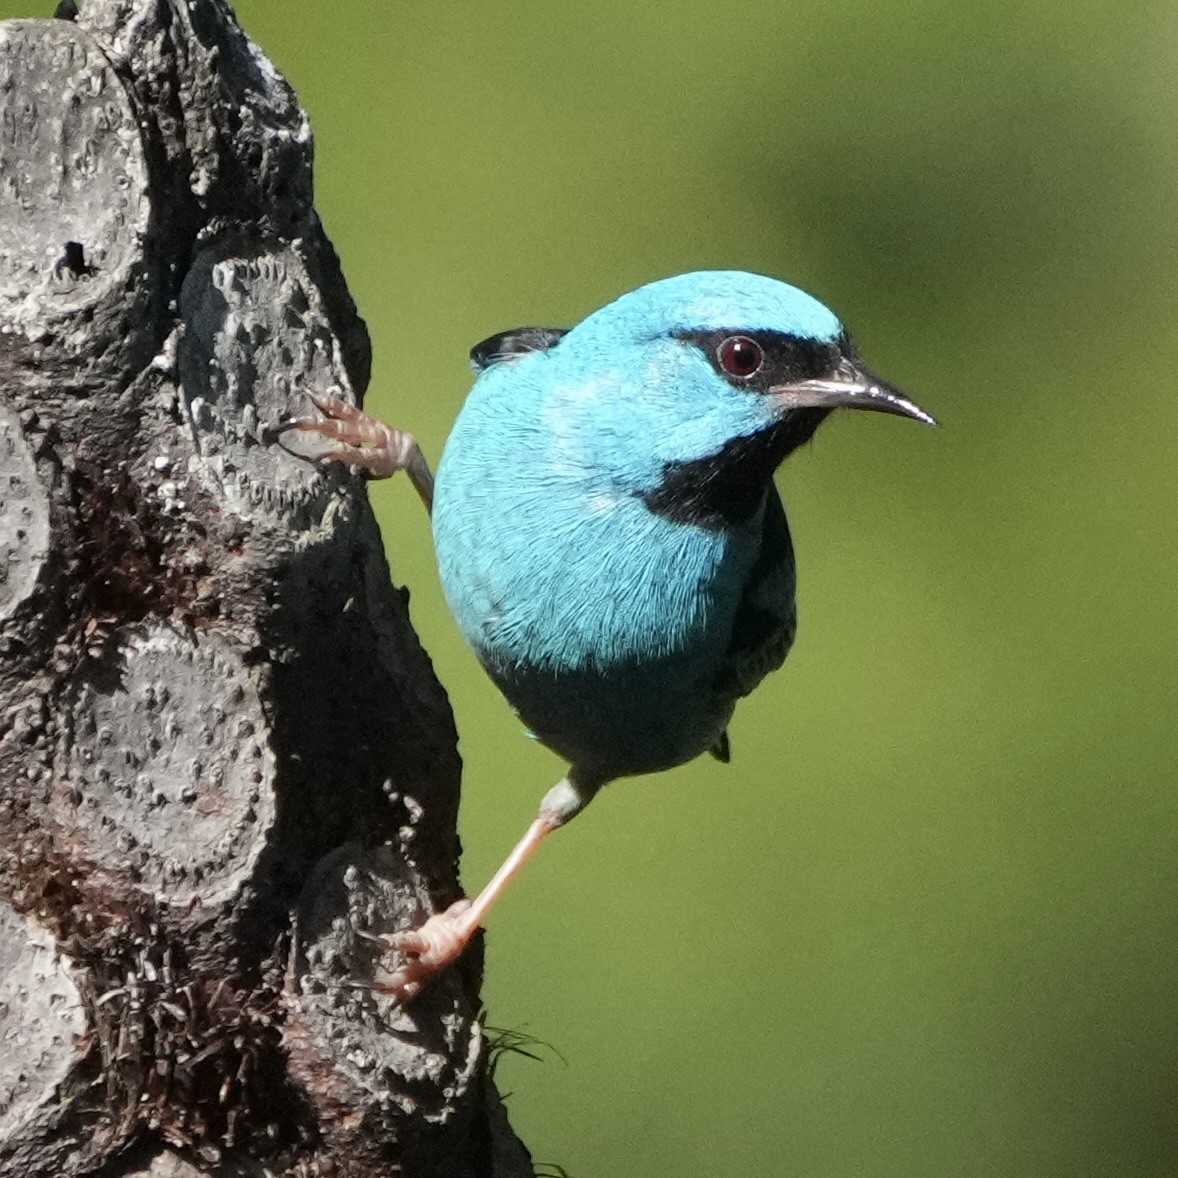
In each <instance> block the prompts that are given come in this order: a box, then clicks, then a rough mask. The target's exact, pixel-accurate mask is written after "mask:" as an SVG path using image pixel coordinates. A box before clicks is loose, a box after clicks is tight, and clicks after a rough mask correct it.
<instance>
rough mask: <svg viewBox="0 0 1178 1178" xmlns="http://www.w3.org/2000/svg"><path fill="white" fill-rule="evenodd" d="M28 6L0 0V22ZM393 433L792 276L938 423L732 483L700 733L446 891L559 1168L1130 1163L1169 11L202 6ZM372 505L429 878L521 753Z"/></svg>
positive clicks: (1174, 488) (1154, 566)
mask: <svg viewBox="0 0 1178 1178" xmlns="http://www.w3.org/2000/svg"><path fill="white" fill-rule="evenodd" d="M18 11H23V12H28V11H29V5H28V4H24V5H20V6H18V5H17V4H16V3H14V2H13V0H3V3H2V5H0V15H5V16H7V15H15V14H17V12H18ZM238 12H239V15H240V17H241V19H242V21H243V23H244V25H245V26H246V28H247V30H248V31H249V32H250V33H251V34H252V35H253V36H254V38H255V39H256V40H258V41H259V42H260V44H261V45H262V46H263V48H264V49H265V50H266V52H267V53H268V54H269V55H270V56H271V57H272V58H273V59H274V61H275V62H276V64H277V65H278V66H279V68H281V69H282V70H283V71H284V72H285V73H286V74H287V76H288V77H289V78H290V79H291V81H292V82H293V83H294V85H295V86H296V87H297V89H298V91H299V94H300V96H301V98H302V100H303V103H304V104H305V106H306V107H307V109H308V111H309V112H310V115H311V118H312V121H313V123H314V126H315V131H316V140H317V168H316V172H317V192H318V207H319V209H320V212H321V214H322V216H323V219H324V221H325V223H326V225H327V229H328V232H329V233H330V235H331V236H332V238H333V240H334V241H335V244H336V246H337V248H338V250H339V252H340V255H341V257H342V259H343V265H344V270H345V273H346V274H347V277H348V281H349V283H350V285H351V289H352V292H353V294H354V295H355V298H356V301H357V302H358V304H359V306H360V309H361V312H362V313H363V315H364V317H365V318H366V319H367V321H368V324H369V327H370V328H371V331H372V336H373V343H374V350H375V373H374V379H373V384H372V387H371V392H370V399H369V405H370V407H371V408H372V409H373V410H374V411H375V412H376V413H377V414H378V415H381V416H384V417H385V418H387V419H388V420H390V421H393V422H395V423H396V424H398V425H400V426H403V427H406V428H408V429H411V430H413V431H414V432H415V433H416V434H417V436H418V438H419V439H420V440H421V442H422V444H423V446H424V448H425V449H426V451H427V453H428V454H429V455H431V456H433V457H434V458H435V459H436V457H437V455H438V454H439V452H440V450H441V446H442V442H443V439H444V437H445V435H446V431H447V427H448V424H449V423H450V421H451V420H452V419H453V417H454V415H455V413H456V412H457V409H458V407H459V405H460V403H461V401H462V398H463V396H464V394H465V392H466V389H467V388H468V386H469V383H470V373H469V371H468V369H467V367H466V359H465V357H466V350H467V348H468V347H469V346H470V345H471V344H472V343H474V342H475V341H477V340H480V339H482V338H483V337H484V336H487V335H489V334H491V333H492V332H495V331H498V330H500V329H503V328H507V327H512V326H516V325H519V324H527V323H539V324H570V323H572V322H575V321H576V320H578V319H579V318H581V317H582V316H583V315H584V314H586V313H587V312H588V311H590V310H592V309H593V308H595V307H597V306H599V305H600V304H602V303H604V302H606V301H608V300H609V299H611V298H612V297H614V296H615V295H617V294H619V293H621V292H622V291H624V290H627V289H629V288H631V287H633V286H636V285H638V284H640V283H642V282H644V281H647V280H649V279H652V278H655V277H658V276H662V275H666V274H671V273H675V272H679V271H683V270H689V269H694V268H700V267H743V268H748V269H753V270H758V271H763V272H765V273H769V274H773V275H776V276H778V277H782V278H786V279H788V280H790V281H793V282H795V283H797V284H799V285H801V286H804V287H806V288H807V289H809V290H811V291H813V292H814V293H815V294H817V295H818V296H819V297H821V298H823V299H824V300H826V301H828V302H829V303H830V304H831V305H832V306H833V307H835V308H836V309H837V310H838V311H839V312H840V313H841V314H842V316H843V317H844V319H845V320H846V321H847V322H848V323H849V324H850V325H851V327H852V330H853V331H854V333H855V335H856V337H857V338H858V340H859V343H860V344H861V346H862V348H863V350H864V353H865V355H866V356H867V357H868V360H869V362H870V363H871V365H872V367H874V368H876V369H877V370H879V371H880V372H881V373H882V374H884V375H885V376H887V377H888V378H889V379H891V380H894V381H896V382H897V383H899V384H900V385H901V386H902V387H904V388H905V389H907V390H908V391H909V392H910V393H911V394H912V395H913V396H914V397H916V398H917V399H918V400H919V401H921V403H922V404H925V405H926V406H927V407H928V408H929V409H931V410H933V411H934V412H935V413H936V414H937V415H938V416H939V417H940V418H941V419H942V420H943V422H944V425H943V428H941V429H940V430H922V429H919V428H917V427H915V426H913V425H911V424H909V423H905V422H901V421H898V420H892V419H885V418H879V417H876V416H873V415H852V414H847V415H844V416H843V417H839V418H836V419H835V420H834V421H833V422H832V423H830V424H829V425H828V426H827V427H826V428H825V429H824V430H823V431H822V433H821V434H820V436H819V438H818V440H817V442H816V444H815V445H814V446H812V447H810V448H809V449H808V450H807V451H805V452H804V453H802V454H800V455H798V456H797V457H796V458H795V459H794V460H793V461H791V462H790V463H788V464H787V467H786V469H784V471H783V472H782V475H781V478H780V481H781V485H782V488H783V491H784V494H785V497H786V501H787V504H788V506H789V509H790V518H791V521H792V523H793V528H794V537H795V543H796V546H797V549H798V560H799V576H800V598H801V615H802V626H801V630H800V635H799V640H798V644H797V646H796V648H795V651H794V654H793V656H792V658H791V659H790V662H789V663H788V665H787V667H786V669H785V670H784V671H783V672H782V673H780V674H778V675H776V676H774V677H773V678H772V679H771V680H770V681H769V682H767V683H766V684H765V685H764V686H763V687H762V688H761V689H760V691H759V692H758V693H757V694H756V695H755V696H754V697H753V698H751V699H750V700H748V701H746V703H745V704H744V705H742V707H741V709H740V711H739V712H738V715H737V719H736V722H735V725H734V727H733V731H732V739H733V750H734V756H733V763H732V765H731V766H729V767H723V766H720V765H717V764H715V763H714V762H712V761H710V760H706V761H701V762H699V763H697V764H695V765H692V766H689V767H687V768H684V769H682V770H679V771H677V772H674V773H668V774H665V775H663V776H661V777H657V778H649V779H642V780H636V781H631V782H623V783H619V784H617V785H615V786H613V787H611V788H610V789H609V790H608V791H607V793H606V794H605V795H603V796H602V797H601V799H600V800H599V801H598V802H597V803H596V804H595V805H594V806H593V807H592V808H591V809H590V810H589V811H588V812H587V813H586V814H585V816H584V817H582V818H581V819H580V820H579V821H577V822H576V823H575V824H574V825H573V826H572V827H570V828H569V830H568V831H567V832H563V833H561V834H560V835H559V836H557V837H556V838H555V839H553V841H552V843H551V844H550V845H549V846H547V847H546V848H545V850H544V852H543V853H542V854H541V855H540V857H539V859H538V860H537V861H536V862H535V864H534V865H533V866H532V867H531V868H529V870H528V871H527V872H526V873H525V874H524V875H523V876H522V877H521V879H520V881H519V882H518V884H517V885H515V886H514V888H513V890H512V891H511V893H510V894H509V896H508V898H507V899H506V900H505V901H504V902H503V904H502V905H501V907H500V908H499V909H498V910H496V912H495V913H494V915H493V916H492V918H491V921H490V934H489V941H488V975H487V985H486V990H485V996H486V1001H487V1005H488V1007H489V1011H490V1022H491V1023H492V1024H494V1025H497V1026H502V1027H511V1028H522V1029H524V1030H526V1031H528V1032H530V1033H532V1034H534V1035H536V1036H538V1037H540V1038H541V1039H544V1040H547V1041H549V1042H550V1043H552V1044H554V1045H555V1046H556V1047H557V1048H559V1051H560V1052H561V1053H562V1054H563V1056H564V1059H565V1061H567V1062H561V1061H560V1060H559V1059H557V1058H555V1057H554V1056H551V1055H549V1056H548V1057H547V1059H546V1060H545V1062H542V1063H534V1062H530V1061H528V1060H526V1059H520V1058H514V1057H509V1058H508V1059H507V1060H506V1061H505V1062H504V1063H503V1065H502V1068H501V1071H500V1079H501V1081H502V1083H503V1087H505V1088H506V1089H507V1090H508V1091H510V1093H511V1096H510V1100H509V1108H510V1111H511V1115H512V1119H513V1122H514V1124H515V1126H516V1127H517V1129H518V1130H519V1132H520V1133H521V1134H522V1135H523V1137H524V1138H525V1140H526V1141H527V1142H528V1144H529V1145H530V1147H531V1148H532V1150H533V1152H534V1154H535V1156H536V1158H537V1159H539V1160H542V1161H550V1162H554V1163H559V1164H560V1165H562V1166H564V1167H566V1168H567V1170H568V1171H569V1173H570V1174H571V1175H572V1176H573V1178H603V1176H610V1178H612V1176H617V1175H664V1174H665V1175H682V1176H687V1178H695V1176H701V1178H702V1176H709V1178H720V1176H729V1175H731V1176H736V1175H740V1176H745V1175H749V1174H778V1173H780V1174H789V1175H805V1176H807V1178H851V1176H860V1175H862V1176H870V1178H884V1176H887V1178H892V1176H895V1178H913V1176H923V1175H928V1176H930V1178H931V1176H943V1175H946V1174H952V1175H986V1176H991V1175H992V1176H996V1178H997V1176H1003V1178H1010V1176H1014V1178H1024V1176H1025V1178H1039V1176H1048V1175H1051V1176H1054V1175H1059V1176H1061V1178H1062V1176H1065V1175H1066V1176H1068V1178H1072V1176H1074V1175H1085V1176H1102V1175H1118V1176H1122V1175H1129V1176H1133V1178H1136V1176H1154V1175H1158V1176H1161V1175H1178V986H1176V985H1175V980H1176V978H1178V936H1176V933H1178V888H1176V885H1178V866H1176V855H1175V848H1176V846H1178V791H1176V789H1175V786H1176V784H1178V748H1176V740H1175V732H1174V728H1175V705H1176V703H1178V691H1176V690H1175V678H1176V672H1178V646H1176V643H1175V629H1176V627H1175V616H1176V612H1178V544H1176V543H1175V539H1174V516H1175V507H1176V506H1178V477H1176V475H1175V452H1176V450H1178V396H1175V391H1174V385H1175V382H1176V380H1178V377H1176V376H1175V361H1176V360H1178V318H1176V316H1175V310H1176V298H1175V295H1176V291H1175V277H1174V275H1175V267H1176V263H1178V258H1176V256H1175V255H1176V249H1178V207H1176V204H1178V202H1176V201H1175V196H1174V194H1175V187H1176V184H1178V136H1176V135H1175V127H1176V126H1178V68H1176V65H1178V49H1176V46H1178V8H1176V7H1175V6H1174V4H1173V3H1172V2H1167V3H1163V2H1155V3H1132V2H1125V0H1120V2H1119V3H1114V2H1111V0H1110V2H1105V3H1096V2H1093V0H1047V2H1043V3H1039V4H1027V3H1025V2H1024V3H1013V2H1010V3H998V2H994V3H978V4H973V5H963V4H961V3H959V2H950V0H906V2H904V3H897V2H895V0H876V2H875V3H868V2H867V0H806V2H805V3H801V2H799V0H787V2H782V0H777V2H773V0H762V2H760V3H735V2H730V0H712V2H711V3H702V2H698V0H694V2H688V3H679V4H636V3H634V0H625V2H622V0H582V2H581V3H579V4H576V5H573V4H568V5H551V4H550V5H540V4H524V3H506V2H500V3H495V4H454V3H438V2H437V0H433V2H431V3H425V2H403V3H397V4H384V5H382V4H376V3H372V2H371V0H366V2H363V3H361V2H359V0H334V2H333V3H330V4H316V3H311V2H309V0H303V2H292V0H282V2H279V0H249V2H243V3H241V4H239V5H238ZM372 495H373V499H374V501H375V503H376V505H377V510H378V512H379V514H380V518H381V522H382V526H383V527H384V530H385V535H386V538H387V542H388V547H389V551H390V554H391V557H392V561H393V566H394V574H395V576H396V578H397V580H398V581H399V582H402V583H406V584H408V585H409V586H411V588H412V590H413V613H414V619H415V621H416V624H417V626H418V627H419V629H420V632H421V634H422V635H423V638H424V640H425V643H426V645H427V647H428V648H429V650H430V652H431V653H432V655H433V657H434V659H435V661H436V665H437V669H438V673H439V675H440V676H441V678H442V680H443V682H444V683H445V684H446V686H447V688H448V689H449V691H450V693H451V697H452V699H453V702H454V707H455V711H456V713H457V717H458V723H459V728H460V730H461V733H462V750H463V754H464V757H465V760H466V766H467V768H466V778H465V790H464V797H463V813H462V835H463V839H464V842H465V846H466V855H465V861H464V879H465V881H466V885H467V887H468V888H470V889H471V890H474V889H476V888H477V887H479V886H481V884H482V883H483V881H484V880H485V878H486V877H487V875H488V874H489V873H490V872H491V871H492V870H493V868H494V867H495V866H496V865H497V863H498V861H499V859H500V857H501V856H502V854H503V853H504V852H505V851H506V849H507V848H508V847H509V846H510V844H511V843H512V842H513V841H514V840H515V838H516V837H517V836H518V835H519V834H520V832H521V831H522V829H523V827H524V825H525V823H526V822H527V821H528V820H529V819H530V818H531V816H532V814H533V812H534V809H535V806H536V803H537V801H538V799H539V798H540V796H541V794H542V793H543V792H544V791H545V790H546V789H547V788H548V787H549V786H550V785H551V784H552V783H553V782H554V781H555V780H556V779H557V777H558V776H559V775H560V773H561V771H562V766H561V765H560V764H559V763H558V762H557V761H556V760H555V758H553V757H552V756H551V755H549V754H548V753H547V752H546V751H544V750H543V749H541V748H539V747H537V746H535V745H534V744H532V743H531V742H529V741H527V740H525V739H524V738H523V737H522V735H521V733H520V729H519V725H518V723H517V722H515V721H514V720H513V718H512V716H511V714H510V713H509V711H508V709H507V707H506V705H505V704H504V703H503V702H502V701H501V700H500V699H499V697H498V696H497V694H496V692H495V690H494V688H493V687H492V686H491V684H490V682H489V681H488V680H486V679H485V678H484V676H483V675H482V673H481V672H480V671H479V669H478V667H477V666H476V664H475V662H474V660H473V658H472V657H471V656H470V655H469V654H468V653H467V651H466V650H465V649H464V648H463V646H462V645H461V642H460V640H459V638H458V637H457V634H456V632H455V630H454V628H453V626H452V624H451V622H450V620H449V617H448V615H447V613H446V611H445V607H444V604H443V602H442V599H441V595H440V591H439V588H438V584H437V578H436V574H435V571H434V567H433V562H432V556H431V551H430V544H429V539H428V532H427V525H426V521H425V519H424V517H423V515H422V513H421V511H420V508H419V505H418V504H417V502H416V500H415V498H414V496H413V493H412V491H411V489H410V488H409V486H408V484H407V483H406V482H404V481H395V482H393V483H387V484H382V485H378V486H374V487H373V489H372Z"/></svg>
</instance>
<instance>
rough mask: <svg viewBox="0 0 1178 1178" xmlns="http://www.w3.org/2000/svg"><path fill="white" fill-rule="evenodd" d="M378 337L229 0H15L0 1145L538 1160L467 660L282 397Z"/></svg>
mask: <svg viewBox="0 0 1178 1178" xmlns="http://www.w3.org/2000/svg"><path fill="white" fill-rule="evenodd" d="M368 371H369V347H368V337H367V333H366V331H365V328H364V324H363V322H362V320H361V319H360V318H359V316H358V315H357V313H356V309H355V307H354V305H353V303H352V300H351V298H350V296H349V294H348V291H347V287H346V285H345V283H344V280H343V276H342V273H341V271H340V267H339V262H338V260H337V258H336V256H335V254H334V252H333V250H332V248H331V245H330V243H329V242H328V240H327V238H326V236H325V235H324V233H323V230H322V227H321V225H320V223H319V221H318V218H317V217H316V215H315V211H314V208H313V205H312V188H311V134H310V127H309V124H308V121H307V118H306V115H305V114H304V112H303V111H302V109H301V108H300V107H299V104H298V101H297V99H296V97H295V95H294V93H293V91H292V90H291V89H290V87H289V86H288V85H287V84H286V83H285V81H284V80H283V79H282V78H281V77H280V76H279V75H278V73H277V72H276V71H275V70H274V68H273V66H272V65H271V64H270V63H269V62H268V61H267V60H266V58H265V57H264V56H263V54H262V53H261V52H260V51H259V50H258V49H257V47H256V46H254V45H253V44H252V43H251V42H250V41H249V40H248V38H247V37H246V36H245V35H244V33H243V32H242V31H241V30H240V28H239V27H238V26H237V24H236V21H235V19H234V17H233V15H232V12H231V11H230V10H229V8H228V7H227V6H226V5H225V4H224V3H223V2H222V0H86V2H85V3H84V4H83V5H82V6H81V12H80V14H79V15H78V17H77V19H76V21H70V20H25V21H9V22H5V23H2V24H0V1042H3V1043H4V1050H3V1052H0V1178H6V1176H8V1175H22V1176H24V1175H58V1174H81V1173H92V1172H93V1173H102V1174H109V1175H112V1176H113V1175H133V1174H137V1175H145V1176H146V1175H155V1176H157V1178H164V1176H165V1175H184V1176H186V1178H187V1176H190V1175H197V1174H242V1175H247V1174H257V1175H261V1174H290V1175H314V1174H325V1175H326V1174H340V1175H356V1176H358V1178H361V1176H367V1175H373V1176H375V1175H378V1174H380V1175H385V1174H389V1173H405V1174H409V1175H416V1174H421V1175H435V1174H436V1175H443V1174H444V1175H454V1176H458V1178H461V1176H465V1175H471V1176H474V1175H489V1176H494V1178H515V1176H517V1175H524V1174H530V1173H531V1166H530V1163H529V1161H528V1158H527V1154H526V1151H525V1150H524V1149H523V1147H522V1146H521V1145H520V1144H519V1143H518V1141H516V1139H515V1138H514V1136H512V1134H511V1131H510V1129H509V1128H508V1126H507V1122H506V1119H505V1118H504V1116H503V1112H502V1106H501V1105H500V1104H499V1101H498V1097H497V1095H496V1094H495V1091H494V1087H493V1085H492V1083H491V1080H490V1077H489V1075H488V1067H487V1062H486V1060H487V1053H486V1049H485V1047H486V1045H485V1041H484V1037H483V1033H482V1028H481V1025H480V1021H479V1017H478V1011H479V1008H478V986H479V982H480V976H479V975H480V968H481V967H480V963H479V962H478V960H477V959H476V958H477V954H476V955H472V956H471V960H469V961H466V962H464V963H463V965H462V967H461V968H458V969H455V970H453V971H451V972H450V974H449V975H448V976H446V977H443V978H442V979H439V981H438V982H437V983H436V984H434V985H432V986H431V987H429V988H428V989H427V990H426V991H425V993H423V994H422V995H421V996H420V998H419V999H418V1000H417V1001H416V1002H415V1003H414V1004H413V1005H412V1006H411V1007H409V1008H407V1009H400V1008H397V1007H395V1006H393V1004H392V1003H391V1002H390V1001H389V1000H388V999H387V998H386V997H384V996H383V995H382V994H381V993H380V992H379V988H377V989H373V988H372V987H371V986H370V985H369V984H368V983H370V982H371V981H373V980H374V979H375V980H377V981H379V979H380V977H381V975H382V972H383V971H384V970H386V969H387V968H388V963H387V962H386V961H385V960H384V959H383V956H382V953H381V949H380V945H379V943H378V942H377V941H376V940H374V936H378V935H379V934H381V933H383V932H388V931H390V930H393V929H397V928H401V927H405V926H407V925H410V924H413V923H415V922H417V921H419V920H420V919H422V917H423V916H424V915H425V914H427V913H428V912H430V911H432V910H435V909H436V908H438V907H439V906H441V905H444V904H447V903H449V902H450V901H452V900H453V899H454V898H456V897H457V895H458V894H459V891H458V882H457V876H456V867H455V864H456V858H457V850H458V848H457V839H456V836H455V833H454V829H455V817H456V811H457V801H458V778H459V762H458V758H457V753H456V750H455V733H454V729H453V721H452V718H451V715H450V711H449V707H448V704H447V701H446V699H445V695H444V693H443V692H442V690H441V688H440V687H439V686H438V684H437V682H436V680H435V679H434V676H433V673H432V670H431V668H430V665H429V661H428V659H427V658H426V656H425V655H424V653H423V652H422V650H421V648H420V646H419V645H418V643H417V641H416V638H415V636H414V634H413V631H412V629H411V627H410V624H409V619H408V615H407V609H406V604H407V603H406V596H405V595H404V594H403V593H399V592H397V591H396V590H394V588H393V587H392V584H391V582H390V579H389V572H388V567H387V565H386V563H385V558H384V555H383V551H382V548H381V544H380V536H379V534H378V532H377V529H376V525H375V522H374V519H373V516H372V513H371V511H370V509H369V506H368V502H367V497H366V494H365V489H364V484H363V482H362V480H360V479H358V478H357V477H356V476H354V475H352V474H349V473H348V472H346V471H344V470H342V469H329V468H325V467H322V466H318V465H315V464H314V463H312V462H306V461H302V460H300V459H299V458H297V457H295V456H293V455H291V454H288V453H286V452H285V451H284V450H282V449H280V448H278V447H276V446H274V445H273V444H272V443H271V439H270V435H269V434H268V431H267V428H266V427H267V425H268V424H270V423H273V422H275V421H277V420H279V419H280V418H282V417H284V416H287V415H289V414H290V413H291V412H293V411H300V410H305V409H306V408H307V406H308V401H307V394H308V393H311V392H327V391H329V390H330V391H334V392H336V393H337V394H338V395H340V396H343V397H346V398H359V397H360V396H361V395H362V394H363V391H364V388H365V386H366V384H367V381H368Z"/></svg>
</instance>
